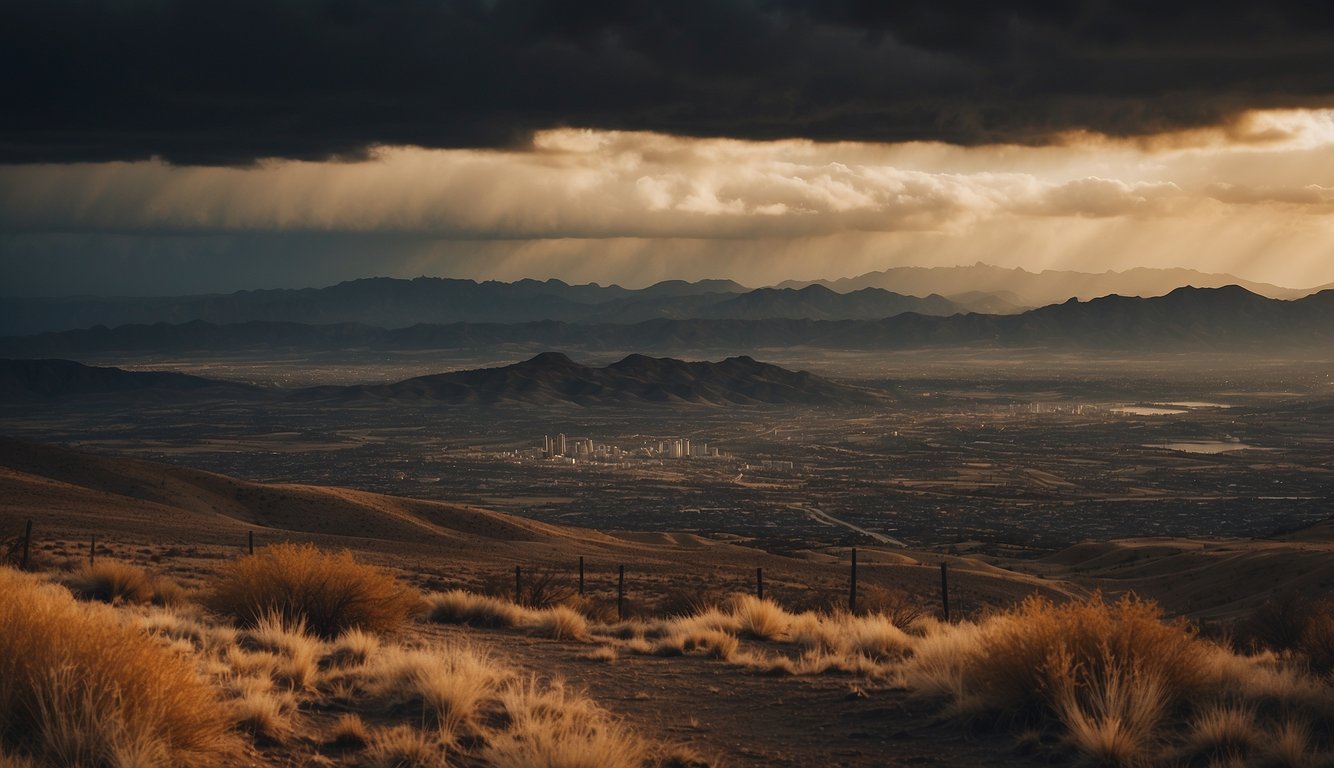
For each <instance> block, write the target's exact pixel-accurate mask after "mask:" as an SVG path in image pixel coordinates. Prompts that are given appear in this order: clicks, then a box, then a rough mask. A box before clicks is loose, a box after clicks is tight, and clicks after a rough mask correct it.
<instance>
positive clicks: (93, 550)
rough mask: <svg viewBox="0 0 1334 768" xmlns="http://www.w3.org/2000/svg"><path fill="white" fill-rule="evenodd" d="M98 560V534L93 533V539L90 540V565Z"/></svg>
mask: <svg viewBox="0 0 1334 768" xmlns="http://www.w3.org/2000/svg"><path fill="white" fill-rule="evenodd" d="M95 560H97V534H95V533H94V534H93V540H92V541H90V542H88V565H92V564H93V562H94V561H95Z"/></svg>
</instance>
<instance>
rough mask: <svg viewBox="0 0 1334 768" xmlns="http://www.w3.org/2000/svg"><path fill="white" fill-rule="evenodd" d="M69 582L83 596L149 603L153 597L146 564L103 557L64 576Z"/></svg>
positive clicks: (117, 601) (123, 601)
mask: <svg viewBox="0 0 1334 768" xmlns="http://www.w3.org/2000/svg"><path fill="white" fill-rule="evenodd" d="M64 583H65V586H67V587H69V590H70V591H71V592H73V593H74V596H75V597H77V598H79V599H81V600H98V601H100V602H103V603H116V604H119V603H147V602H148V601H150V600H152V599H153V580H152V578H151V577H149V575H148V573H147V572H146V571H144V569H143V568H140V567H138V566H137V565H131V564H129V563H122V562H119V561H116V560H103V561H102V562H100V563H96V564H94V565H85V566H84V567H83V568H81V569H79V570H77V571H75V572H74V573H71V574H69V575H68V576H66V577H65V578H64Z"/></svg>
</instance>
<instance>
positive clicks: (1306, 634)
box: [1296, 600, 1334, 675]
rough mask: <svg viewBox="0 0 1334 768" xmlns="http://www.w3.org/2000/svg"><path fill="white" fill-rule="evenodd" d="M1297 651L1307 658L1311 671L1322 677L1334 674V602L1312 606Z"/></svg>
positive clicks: (1299, 638)
mask: <svg viewBox="0 0 1334 768" xmlns="http://www.w3.org/2000/svg"><path fill="white" fill-rule="evenodd" d="M1296 649H1297V651H1298V652H1299V653H1301V654H1302V655H1303V656H1305V657H1306V660H1307V662H1309V663H1310V665H1311V671H1313V672H1315V673H1316V674H1320V675H1328V674H1330V673H1334V600H1322V601H1320V602H1318V603H1315V604H1314V605H1312V606H1311V608H1310V611H1309V613H1308V614H1307V619H1306V626H1305V627H1303V628H1302V633H1301V635H1300V636H1299V637H1298V638H1297V644H1296Z"/></svg>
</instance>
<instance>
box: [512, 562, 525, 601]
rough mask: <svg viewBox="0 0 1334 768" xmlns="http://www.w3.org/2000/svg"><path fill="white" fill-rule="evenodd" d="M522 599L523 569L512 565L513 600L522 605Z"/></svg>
mask: <svg viewBox="0 0 1334 768" xmlns="http://www.w3.org/2000/svg"><path fill="white" fill-rule="evenodd" d="M522 601H523V569H522V568H520V567H519V566H517V565H516V566H514V602H515V603H516V604H518V605H522V604H523V603H522Z"/></svg>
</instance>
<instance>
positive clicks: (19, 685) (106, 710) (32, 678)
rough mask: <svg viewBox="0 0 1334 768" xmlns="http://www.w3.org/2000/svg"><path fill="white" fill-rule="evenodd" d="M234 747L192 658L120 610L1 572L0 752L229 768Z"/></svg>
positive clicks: (73, 762) (53, 760)
mask: <svg viewBox="0 0 1334 768" xmlns="http://www.w3.org/2000/svg"><path fill="white" fill-rule="evenodd" d="M235 746H236V745H235V743H234V741H233V740H232V739H231V738H230V737H229V735H228V717H227V711H226V708H225V707H224V705H223V704H222V703H221V702H220V701H219V699H218V697H217V696H216V694H215V692H214V690H213V689H212V688H211V687H210V686H209V685H208V683H207V682H206V681H205V680H203V679H202V678H201V677H200V675H199V674H198V672H197V670H196V669H195V666H194V663H193V661H192V660H191V659H189V658H188V657H186V656H183V655H181V654H178V653H175V652H173V651H172V650H170V649H168V648H166V647H164V646H163V644H162V643H161V642H160V641H158V640H156V639H154V638H152V637H150V636H148V635H146V634H145V633H144V632H142V631H141V630H140V629H138V628H136V627H134V626H133V625H131V624H130V623H128V622H126V621H124V620H123V619H122V617H121V616H120V615H119V614H118V613H117V612H116V611H115V610H113V609H110V608H102V607H98V606H88V605H81V604H79V603H77V602H75V601H74V600H73V598H72V597H71V596H70V594H69V592H67V591H66V590H64V589H62V588H60V587H57V586H52V585H45V584H42V583H40V582H39V581H38V580H37V579H35V578H33V577H30V576H26V575H23V574H19V573H17V572H15V571H12V570H9V569H6V568H0V752H3V753H6V754H9V755H11V756H16V759H29V758H30V759H32V760H33V761H34V762H36V763H38V764H43V765H70V766H83V765H88V766H102V765H111V766H115V765H136V766H162V767H163V768H167V767H168V766H210V765H218V764H225V763H226V762H227V761H228V757H229V755H232V754H234V749H235Z"/></svg>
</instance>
